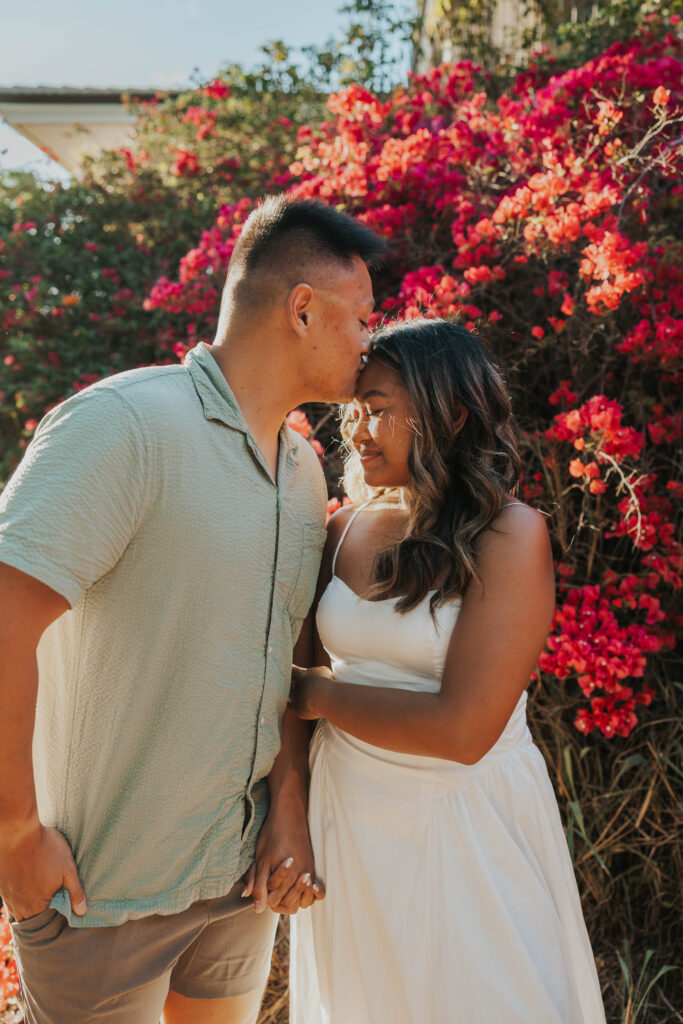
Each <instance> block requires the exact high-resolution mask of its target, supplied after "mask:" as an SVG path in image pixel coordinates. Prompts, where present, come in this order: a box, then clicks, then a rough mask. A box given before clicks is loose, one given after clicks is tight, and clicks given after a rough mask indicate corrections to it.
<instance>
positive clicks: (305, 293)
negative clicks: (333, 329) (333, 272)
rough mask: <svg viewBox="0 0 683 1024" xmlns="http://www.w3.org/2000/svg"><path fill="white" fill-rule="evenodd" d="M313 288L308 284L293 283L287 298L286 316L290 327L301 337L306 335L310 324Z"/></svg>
mask: <svg viewBox="0 0 683 1024" xmlns="http://www.w3.org/2000/svg"><path fill="white" fill-rule="evenodd" d="M312 302H313V289H312V288H311V286H310V284H305V283H303V282H302V283H301V284H295V285H294V287H293V288H292V290H291V292H290V293H289V296H288V299H287V318H288V320H289V323H290V326H291V328H292V329H293V330H294V331H295V332H296V333H297V334H298V335H299V337H301V338H305V337H306V336H307V335H308V330H309V327H310V325H311V305H312Z"/></svg>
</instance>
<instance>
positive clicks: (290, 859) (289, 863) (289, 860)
mask: <svg viewBox="0 0 683 1024" xmlns="http://www.w3.org/2000/svg"><path fill="white" fill-rule="evenodd" d="M293 863H294V858H293V857H288V858H287V860H286V861H285V862H284V864H283V865H282V866H283V867H285V868H291V866H292V864H293Z"/></svg>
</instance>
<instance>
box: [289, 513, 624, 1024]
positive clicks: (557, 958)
mask: <svg viewBox="0 0 683 1024" xmlns="http://www.w3.org/2000/svg"><path fill="white" fill-rule="evenodd" d="M358 511H360V509H359V510H358ZM353 518H354V516H352V517H350V519H349V522H348V523H347V526H346V530H348V528H349V526H350V525H351V522H352V521H353ZM346 530H345V531H344V533H343V534H342V537H341V540H340V542H339V546H341V543H342V542H343V540H344V537H345V535H346ZM338 550H339V547H338V548H337V551H338ZM334 561H335V562H336V553H335V560H334ZM334 568H335V566H334V563H333V567H332V571H333V573H334ZM395 600H396V599H392V598H389V599H387V600H383V601H366V600H364V599H362V598H360V597H358V596H357V595H356V594H355V593H354V592H353V591H352V590H350V588H349V587H348V586H347V585H346V584H345V583H344V582H343V581H342V580H341V579H340V578H339V577H338V576H335V575H333V576H332V579H331V581H330V584H329V585H328V587H327V589H326V590H325V592H324V594H323V596H322V598H321V600H320V604H319V606H318V614H317V620H316V621H317V626H318V631H319V634H320V638H321V640H322V642H323V644H324V645H325V648H326V650H327V651H328V652H329V655H330V658H331V662H332V671H333V672H334V676H335V678H336V679H337V680H339V681H340V682H344V683H359V684H366V685H371V686H387V687H401V688H405V689H410V690H418V691H428V692H435V691H438V689H439V687H440V685H441V678H442V675H443V669H444V663H445V657H446V649H447V646H448V641H449V638H450V635H451V632H452V630H453V626H454V624H455V620H456V618H457V615H458V611H459V603H458V602H456V601H454V602H451V603H449V604H447V605H446V606H443V607H442V608H441V609H440V610H439V612H438V615H437V622H438V628H437V627H435V625H434V622H433V620H432V618H431V615H430V612H429V598H427V599H425V601H424V602H423V603H422V604H421V605H419V606H418V607H417V608H415V609H413V611H411V612H408V613H406V614H404V615H401V614H400V613H398V612H396V611H395V609H394V605H395ZM525 707H526V693H525V694H523V695H522V697H521V699H520V701H519V703H518V704H517V707H516V708H515V710H514V712H513V714H512V716H511V718H510V720H509V722H508V724H507V726H506V727H505V730H504V732H503V734H502V735H501V737H500V739H499V740H498V742H497V743H496V744H495V746H494V747H493V748H492V749H491V750H490V751H489V752H488V753H487V754H486V755H485V756H484V757H483V758H482V759H481V760H480V761H479V762H478V763H477V764H475V765H463V764H458V763H456V762H452V761H445V760H441V759H438V758H431V757H417V756H414V755H411V754H398V753H394V752H392V751H388V750H383V749H381V748H379V747H375V746H372V745H370V744H368V743H365V742H363V741H362V740H359V739H356V738H355V737H353V736H351V735H349V734H348V733H346V732H343V731H342V730H341V729H338V728H336V727H335V726H334V725H331V724H330V723H329V722H325V721H321V722H320V723H319V724H318V727H317V729H316V731H315V734H314V737H313V741H312V744H311V756H310V763H311V793H310V810H309V820H310V830H311V837H312V841H313V848H314V852H315V861H316V870H317V873H318V874H319V875H320V877H321V878H322V879H323V880H324V882H325V885H326V887H327V896H326V898H325V899H324V900H323V901H321V902H320V903H317V904H315V905H314V906H313V907H311V909H310V910H307V911H302V912H300V913H299V914H298V915H297V916H296V917H294V918H292V941H291V956H292V965H291V978H290V981H291V997H290V1007H291V1009H290V1014H291V1016H290V1020H291V1022H292V1024H604V1022H605V1015H604V1010H603V1005H602V999H601V996H600V986H599V983H598V978H597V973H596V970H595V963H594V960H593V954H592V951H591V947H590V943H589V940H588V935H587V933H586V928H585V925H584V921H583V916H582V912H581V905H580V902H579V895H578V890H577V886H576V880H575V878H574V873H573V870H572V864H571V859H570V857H569V851H568V849H567V844H566V841H565V837H564V832H563V830H562V823H561V820H560V815H559V812H558V808H557V804H556V801H555V795H554V793H553V789H552V786H551V783H550V779H549V777H548V772H547V769H546V766H545V762H544V760H543V757H542V756H541V754H540V752H539V750H538V749H537V748H536V747H535V746H534V744H533V743H532V740H531V736H530V733H529V730H528V728H527V725H526V716H525Z"/></svg>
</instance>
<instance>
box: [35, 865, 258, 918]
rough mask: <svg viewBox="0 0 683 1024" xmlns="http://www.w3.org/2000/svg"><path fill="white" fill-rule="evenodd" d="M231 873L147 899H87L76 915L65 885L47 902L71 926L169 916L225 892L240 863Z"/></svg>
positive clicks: (228, 890) (222, 894)
mask: <svg viewBox="0 0 683 1024" xmlns="http://www.w3.org/2000/svg"><path fill="white" fill-rule="evenodd" d="M235 872H236V873H234V875H233V874H232V873H226V874H223V875H217V876H215V877H214V878H209V879H206V878H205V879H202V881H201V883H200V884H199V885H197V884H196V883H195V884H194V885H191V886H186V887H185V888H184V889H174V890H173V892H172V893H170V894H161V895H160V896H154V897H152V898H150V899H148V900H91V899H89V900H88V913H87V914H84V915H83V916H81V917H79V916H78V915H77V914H74V913H73V911H72V910H71V902H70V900H69V896H68V893H67V892H66V890H65V889H60V890H59V891H58V892H56V893H55V895H54V896H53V897H52V901H51V902H50V906H51V907H52V908H53V909H54V910H56V911H58V913H60V914H61V915H62V916H63V917H65V918H66V920H67V922H68V923H69V926H70V927H71V928H109V927H112V926H116V925H120V924H125V923H126V921H136V920H139V919H140V918H142V917H152V916H153V915H155V914H160V915H163V916H170V915H172V914H181V913H182V912H183V911H184V910H187V908H188V907H189V906H191V905H192V904H193V903H197V902H198V901H199V900H212V899H216V898H218V897H219V896H225V895H226V894H227V893H229V892H230V890H231V889H232V887H233V885H235V883H236V882H237V880H238V879H239V878H240V874H243V873H244V872H240V871H239V866H238V867H237V868H236V869H235Z"/></svg>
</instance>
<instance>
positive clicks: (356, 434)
mask: <svg viewBox="0 0 683 1024" xmlns="http://www.w3.org/2000/svg"><path fill="white" fill-rule="evenodd" d="M369 436H370V435H369V432H368V421H367V417H366V416H359V417H358V419H357V420H356V421H355V423H354V424H353V428H352V430H351V440H352V442H353V443H354V444H359V442H360V441H362V440H364V439H365V438H367V437H369Z"/></svg>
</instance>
